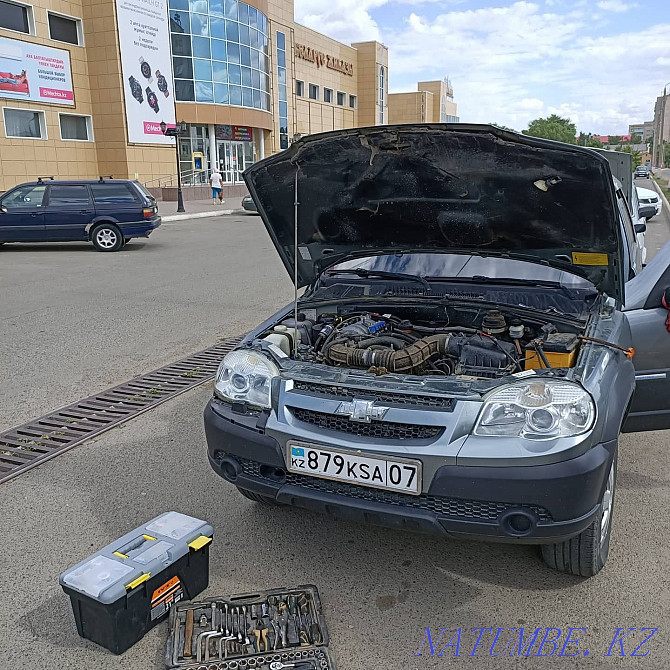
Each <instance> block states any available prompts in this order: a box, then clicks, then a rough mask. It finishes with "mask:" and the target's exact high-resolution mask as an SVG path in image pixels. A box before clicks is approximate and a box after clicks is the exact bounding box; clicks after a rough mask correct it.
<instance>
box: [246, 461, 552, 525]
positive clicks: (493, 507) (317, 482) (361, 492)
mask: <svg viewBox="0 0 670 670" xmlns="http://www.w3.org/2000/svg"><path fill="white" fill-rule="evenodd" d="M238 461H239V462H240V464H241V465H242V470H243V472H244V474H245V475H248V476H250V477H257V478H260V479H263V477H262V475H261V473H260V465H259V464H258V463H257V462H256V461H250V460H248V459H245V458H244V459H243V458H239V459H238ZM270 481H274V482H275V483H276V479H275V480H270ZM286 483H287V484H291V485H293V486H301V487H303V488H308V489H311V490H313V491H323V492H324V493H334V494H337V495H341V496H346V497H348V498H356V499H357V500H369V501H372V502H379V503H385V504H387V505H396V506H398V507H413V508H418V509H424V510H428V511H431V512H435V513H436V514H439V515H440V516H443V517H450V518H455V519H476V520H482V521H495V520H496V519H497V518H498V517H499V516H500V515H501V514H502V513H503V512H505V511H506V510H508V509H510V508H512V507H514V508H522V509H527V510H532V511H533V512H535V514H537V516H538V519H539V520H540V521H542V522H551V521H553V519H552V516H551V514H550V513H549V511H548V510H546V509H545V508H544V507H540V506H538V505H519V504H516V503H503V502H486V501H482V500H467V499H464V498H442V497H438V496H431V495H426V494H423V493H422V494H421V495H419V496H410V495H407V494H405V493H394V492H393V491H383V490H381V489H373V488H368V487H365V486H356V485H354V484H346V483H344V482H334V481H330V480H328V479H319V478H317V477H309V476H307V475H299V474H295V473H292V472H287V473H286Z"/></svg>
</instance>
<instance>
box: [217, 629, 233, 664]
mask: <svg viewBox="0 0 670 670" xmlns="http://www.w3.org/2000/svg"><path fill="white" fill-rule="evenodd" d="M234 639H235V636H234V635H230V636H227V637H220V638H219V641H218V642H217V643H216V648H217V651H218V652H219V660H222V659H225V658H228V645H227V644H226V642H228V640H234ZM222 647H223V648H222Z"/></svg>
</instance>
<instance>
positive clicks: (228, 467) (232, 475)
mask: <svg viewBox="0 0 670 670" xmlns="http://www.w3.org/2000/svg"><path fill="white" fill-rule="evenodd" d="M221 473H222V474H223V476H224V477H225V479H227V480H228V481H229V482H234V481H235V480H236V479H237V477H238V476H239V474H240V465H239V463H238V462H237V461H235V460H234V459H232V458H230V456H228V457H226V458H224V459H223V461H221Z"/></svg>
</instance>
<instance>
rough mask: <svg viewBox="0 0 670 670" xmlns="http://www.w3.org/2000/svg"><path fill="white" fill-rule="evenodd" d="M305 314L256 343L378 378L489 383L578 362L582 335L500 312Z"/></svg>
mask: <svg viewBox="0 0 670 670" xmlns="http://www.w3.org/2000/svg"><path fill="white" fill-rule="evenodd" d="M375 307H377V309H378V311H377V310H372V309H367V310H365V311H361V310H358V309H356V308H355V307H350V308H347V309H344V310H343V309H342V308H340V311H339V312H329V311H327V308H322V309H319V310H316V309H305V310H303V311H301V312H299V313H298V319H297V321H296V320H295V318H286V319H284V320H282V321H281V322H280V323H279V324H277V325H275V326H274V327H273V328H272V329H270V330H269V331H266V332H265V333H264V334H262V335H261V336H260V339H261V340H263V341H265V342H268V343H269V344H270V345H274V347H278V348H279V349H280V350H281V352H283V355H285V356H290V357H291V358H294V359H295V360H299V361H309V362H314V363H321V364H325V365H328V366H333V367H340V368H349V369H358V370H363V371H366V372H370V373H373V374H376V375H384V374H407V375H421V376H428V375H438V376H451V375H457V376H468V377H473V378H484V379H493V378H498V377H504V376H507V375H510V374H514V373H516V372H522V371H524V370H531V369H547V368H568V367H573V366H574V365H575V363H576V359H577V354H578V352H579V346H580V340H579V335H580V334H581V330H580V328H578V327H576V326H568V325H566V324H564V323H560V327H557V326H556V325H555V324H554V323H552V322H551V321H549V320H548V319H547V320H540V319H537V318H534V317H532V318H524V319H523V320H522V319H521V318H519V316H518V315H517V313H515V312H514V311H513V310H506V309H505V308H504V307H484V306H475V305H473V306H472V307H469V306H468V307H455V306H448V307H445V306H439V307H437V306H428V305H426V306H422V305H418V304H417V305H413V306H407V305H402V306H401V305H398V306H391V307H390V306H389V305H383V306H381V305H380V306H375Z"/></svg>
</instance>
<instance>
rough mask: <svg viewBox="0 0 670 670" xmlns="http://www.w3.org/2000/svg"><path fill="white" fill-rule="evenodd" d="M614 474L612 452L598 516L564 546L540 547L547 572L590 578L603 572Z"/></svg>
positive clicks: (611, 508) (607, 550)
mask: <svg viewBox="0 0 670 670" xmlns="http://www.w3.org/2000/svg"><path fill="white" fill-rule="evenodd" d="M616 471H617V453H616V452H614V459H613V460H612V466H611V467H610V471H609V474H608V475H607V483H606V484H605V491H604V492H603V497H602V500H601V501H600V514H598V515H597V516H596V518H595V520H594V521H593V523H592V524H591V525H590V526H589V527H588V528H587V529H586V530H584V531H582V532H581V533H580V534H579V535H577V536H576V537H573V538H571V539H569V540H566V541H565V542H559V543H557V544H543V545H541V547H542V558H543V560H544V562H545V563H546V564H547V565H548V566H549V567H550V568H554V570H560V571H561V572H568V573H571V574H573V575H577V576H578V577H593V576H594V575H597V574H598V573H599V572H600V571H601V570H602V568H603V566H604V565H605V563H606V562H607V556H608V555H609V551H610V537H611V535H612V513H613V512H614V487H615V484H616Z"/></svg>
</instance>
